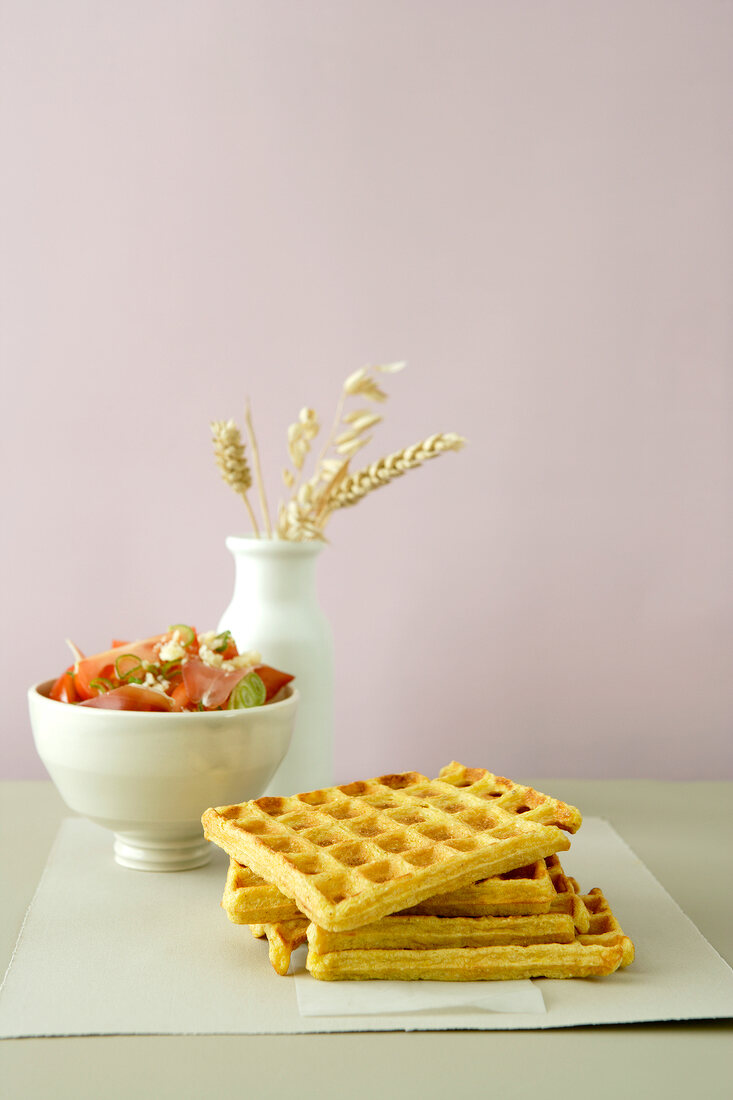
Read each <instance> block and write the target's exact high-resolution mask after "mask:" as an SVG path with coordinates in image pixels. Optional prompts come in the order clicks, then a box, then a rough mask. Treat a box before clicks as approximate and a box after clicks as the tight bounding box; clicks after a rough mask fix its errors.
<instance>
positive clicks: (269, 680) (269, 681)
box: [255, 665, 295, 703]
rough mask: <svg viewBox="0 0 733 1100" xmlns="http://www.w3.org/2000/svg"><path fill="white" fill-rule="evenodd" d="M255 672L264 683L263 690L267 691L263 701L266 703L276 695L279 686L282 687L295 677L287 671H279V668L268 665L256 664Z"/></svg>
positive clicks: (279, 688)
mask: <svg viewBox="0 0 733 1100" xmlns="http://www.w3.org/2000/svg"><path fill="white" fill-rule="evenodd" d="M255 672H256V673H257V675H258V676H259V678H260V680H262V682H263V684H264V685H265V691H266V692H267V695H266V697H265V702H267V703H269V701H270V699H272V698H273V697H274V696H275V695H277V693H278V691H280V690H281V688H284V687H285V685H286V684H289V683H290V681H291V680H294V679H295V677H294V676H291V675H290V673H289V672H280V670H279V669H277V668H270V666H269V665H257V667H256V668H255Z"/></svg>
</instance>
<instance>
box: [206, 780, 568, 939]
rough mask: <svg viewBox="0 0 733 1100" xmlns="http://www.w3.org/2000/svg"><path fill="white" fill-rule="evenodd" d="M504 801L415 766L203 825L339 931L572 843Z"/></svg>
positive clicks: (317, 920) (224, 812)
mask: <svg viewBox="0 0 733 1100" xmlns="http://www.w3.org/2000/svg"><path fill="white" fill-rule="evenodd" d="M497 801H498V800H494V802H493V803H492V805H491V806H487V804H486V799H485V797H482V792H479V794H476V793H474V792H473V791H471V790H470V789H469V788H468V787H457V786H455V785H453V784H450V783H445V782H442V781H440V780H430V779H428V778H427V777H426V776H424V775H420V774H419V773H416V772H407V773H403V774H401V775H387V776H381V777H379V778H377V779H373V780H368V781H366V782H356V783H350V784H347V785H345V786H340V787H330V788H326V789H324V790H319V791H311V792H309V793H307V794H299V795H295V796H292V797H289V798H270V797H263V798H259V799H256V800H255V801H253V802H246V803H243V804H240V805H235V806H223V807H219V808H217V809H214V808H212V809H208V810H207V811H206V812H205V813H204V815H203V817H202V822H203V826H204V835H205V836H206V837H207V839H209V840H212V841H214V843H216V844H218V845H219V847H221V848H223V849H224V851H225V852H227V854H228V855H229V856H230V857H233V858H234V859H235V860H237V862H238V863H241V864H244V865H246V866H247V867H249V868H250V869H251V870H252V871H253V872H254V873H255V874H258V875H261V876H262V877H263V878H265V879H266V880H267V881H268V882H270V883H272V884H273V885H275V886H277V887H278V888H279V889H280V890H281V891H282V892H283V893H284V894H285V895H286V896H287V897H289V898H292V900H293V901H295V902H296V904H297V906H298V908H299V909H300V910H301V912H302V913H304V914H305V915H306V916H307V917H308V918H309V919H310V920H311V921H313V923H314V924H317V925H318V926H319V927H322V928H326V929H328V930H330V931H342V930H348V929H353V928H359V927H360V926H362V925H364V924H369V923H371V922H372V921H375V920H378V919H379V918H380V917H383V916H386V915H387V914H389V913H393V912H395V911H397V910H400V909H404V908H406V907H408V906H412V905H417V904H418V903H419V902H421V901H424V900H425V899H426V898H428V897H431V896H432V895H433V894H436V893H447V892H449V891H451V890H455V889H459V888H460V887H463V886H467V885H469V884H470V883H473V882H476V881H477V880H479V879H481V878H486V877H490V876H492V875H496V874H500V873H502V872H504V871H508V870H512V869H514V868H516V867H521V866H526V865H527V864H530V863H533V862H534V861H535V860H537V859H539V858H544V857H545V856H548V855H552V854H555V853H556V852H559V851H565V850H567V849H568V848H569V847H570V842H569V841H568V839H567V837H566V836H565V834H564V833H563V832H562V831H561V830H560V829H559V828H557V827H554V826H549V827H548V826H545V825H541V824H538V823H536V822H533V821H529V820H527V817H526V814H525V815H523V816H521V817H520V816H518V815H517V813H509V812H508V811H506V810H504V809H502V808H501V807H500V806H498V805H496V802H497Z"/></svg>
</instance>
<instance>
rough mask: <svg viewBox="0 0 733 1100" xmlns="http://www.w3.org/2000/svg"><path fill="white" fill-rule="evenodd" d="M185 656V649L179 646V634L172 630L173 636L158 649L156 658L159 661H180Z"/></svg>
mask: <svg viewBox="0 0 733 1100" xmlns="http://www.w3.org/2000/svg"><path fill="white" fill-rule="evenodd" d="M185 656H186V649H185V646H183V645H181V632H180V631H179V630H174V631H173V636H172V637H171V638H170V639H169V640H168V641H167V642H164V643H163V645H162V646H161V647H160V650H159V652H158V657H159V658H160V660H161V661H180V660H181V658H182V657H185Z"/></svg>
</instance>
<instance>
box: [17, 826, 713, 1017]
mask: <svg viewBox="0 0 733 1100" xmlns="http://www.w3.org/2000/svg"><path fill="white" fill-rule="evenodd" d="M562 860H563V865H564V867H565V868H566V870H567V871H568V873H569V874H572V875H574V876H575V877H576V878H577V879H578V880H579V882H580V884H581V887H582V888H583V889H590V887H592V886H600V887H601V888H602V889H603V890H604V893H605V894H606V896H607V898H608V900H609V902H610V904H611V907H612V908H613V910H614V912H615V913H616V916H617V917H618V918H619V921H620V923H621V925H622V927H623V928H624V931H626V932H627V933H628V934H629V935H630V936H631V938H632V939H633V940H634V943H635V945H636V961H635V962H634V963H633V965H632V966H630V967H629V968H628V969H627V970H624V971H619V972H617V973H616V974H612V975H610V976H609V977H607V978H592V979H584V980H573V981H554V982H553V981H541V982H538V983H536V985H537V986H538V987H539V988H540V989H541V991H542V994H543V996H544V1002H545V1006H546V1008H547V1011H546V1012H545V1013H542V1012H539V1013H517V1012H508V1011H506V1010H505V1011H491V1012H487V1011H485V1010H482V1008H481V1007H480V1006H477V1005H473V1006H469V1007H459V1008H453V1009H446V1008H444V1009H442V1010H440V1009H439V1010H434V1009H430V1008H426V1009H424V1010H421V1011H419V1012H418V1011H409V1010H408V1011H403V1010H401V1011H397V1010H396V1005H395V1003H394V1002H392V1011H391V1012H385V1013H383V1014H381V1015H345V1014H344V1013H343V1012H339V1014H337V1015H333V1016H317V1017H313V1016H301V1014H300V1012H299V1010H298V1000H297V996H296V982H294V981H293V979H292V978H288V977H285V978H281V977H278V976H277V975H276V974H275V972H274V971H273V970H272V968H271V966H270V964H269V961H268V956H267V946H266V945H265V944H264V943H262V942H261V941H259V940H255V939H254V938H253V936H252V935H251V933H250V932H249V929H248V928H247V927H246V926H238V925H234V924H231V923H230V922H229V921H228V920H227V918H226V915H225V914H224V913H223V911H222V910H221V908H220V905H219V902H220V899H221V895H222V891H223V887H224V879H225V875H226V867H227V860H226V857H225V856H224V854H223V853H222V852H220V851H219V850H218V849H217V850H215V852H214V858H213V860H212V862H211V863H210V864H209V865H208V866H207V867H203V868H201V869H199V870H196V871H186V872H180V873H176V874H156V873H146V872H141V871H131V870H126V869H125V868H122V867H119V866H118V865H117V864H116V863H115V862H114V860H113V857H112V838H111V835H110V834H109V833H108V832H107V831H106V830H104V829H101V828H99V827H97V826H95V825H92V824H91V823H90V822H88V821H85V820H81V819H78V818H69V819H67V820H66V821H65V822H64V823H63V824H62V826H61V829H60V831H59V834H58V837H57V840H56V843H55V845H54V848H53V850H52V852H51V855H50V856H49V861H48V865H47V867H46V870H45V872H44V875H43V878H42V879H41V882H40V884H39V887H38V890H37V892H36V896H35V898H34V900H33V903H32V905H31V907H30V909H29V911H28V914H27V917H26V920H25V923H24V926H23V930H22V932H21V935H20V938H19V941H18V945H17V948H16V951H15V954H14V957H13V960H12V963H11V965H10V967H9V969H8V973H7V975H6V979H5V982H4V984H3V987H2V989H1V990H0V1036H1V1037H15V1036H32V1035H109V1034H251V1035H254V1034H287V1033H298V1032H300V1033H308V1032H319V1031H320V1032H324V1031H334V1032H335V1031H411V1030H425V1031H430V1030H449V1029H474V1030H506V1029H518V1028H522V1029H526V1028H546V1027H570V1026H574V1025H585V1024H604V1023H626V1022H637V1021H647V1020H667V1019H672V1020H674V1019H710V1018H717V1017H731V1016H733V971H731V969H730V968H729V967H728V966H727V965H726V963H725V962H724V961H723V960H722V959H721V958H720V956H719V955H718V954H717V952H716V951H715V950H714V949H713V948H712V947H711V946H710V944H708V943H707V941H706V940H705V939H704V938H703V937H702V936H701V934H700V933H699V932H698V930H697V929H696V928H695V927H694V925H693V924H692V923H691V922H690V921H689V920H688V918H687V917H686V916H685V915H684V914H683V913H682V911H681V910H680V909H679V907H678V906H677V905H676V904H675V903H674V902H673V901H672V899H671V898H670V897H669V895H668V894H667V893H666V892H665V891H664V889H663V888H662V887H661V886H660V885H659V883H658V882H657V881H656V880H655V879H654V877H653V876H652V875H651V874H650V872H649V871H648V870H647V869H646V868H645V867H644V865H643V864H642V863H641V861H640V860H639V859H638V858H637V857H636V856H635V855H634V853H633V852H632V851H631V850H630V849H629V848H628V847H627V846H626V844H625V843H624V842H623V841H622V840H621V838H620V837H619V836H618V834H617V833H615V832H614V830H613V829H612V828H611V826H610V825H609V824H608V823H607V822H604V821H599V820H597V819H593V818H589V819H586V820H585V821H584V823H583V827H582V829H581V830H580V832H579V833H578V834H577V835H576V836H575V837H574V838H573V840H572V847H571V849H570V851H569V852H566V853H564V854H563V857H562ZM299 980H300V979H299ZM302 981H303V982H305V981H308V982H312V981H313V979H311V978H310V976H309V975H305V974H304V975H303V977H302ZM321 984H322V985H324V984H326V983H321ZM329 984H332V983H329ZM350 984H351V983H350ZM381 984H382V983H369V982H359V983H353V985H354V986H355V987H357V988H353V989H351V991H350V993H349V996H352V995H353V996H354V997H356V998H357V999H358V997H359V996H363V997H364V998H365V999H366V998H367V997H368V996H371V995H372V994H371V993H369V992H364V993H362V994H360V993H359V990H365V991H366V990H367V987H369V988H378V987H379V986H380V985H381ZM400 984H401V983H400ZM420 984H422V983H420ZM428 984H429V985H433V984H434V983H428ZM502 984H505V983H502ZM476 985H477V986H479V985H480V986H481V989H479V990H478V992H479V993H480V994H481V993H482V991H483V990H485V988H486V983H476ZM418 988H419V987H418ZM472 989H473V987H472ZM427 992H428V995H429V989H428V990H427ZM464 996H465V993H464ZM365 1004H366V1000H365ZM353 1007H354V1005H352V1009H353ZM356 1009H357V1010H358V1000H357V1002H356Z"/></svg>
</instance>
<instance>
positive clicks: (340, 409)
mask: <svg viewBox="0 0 733 1100" xmlns="http://www.w3.org/2000/svg"><path fill="white" fill-rule="evenodd" d="M404 365H405V364H404V363H388V364H385V365H382V366H375V367H362V368H360V369H359V370H357V371H354V373H353V374H350V375H349V377H348V378H347V379H346V381H345V382H344V384H343V387H342V390H341V394H340V396H339V400H338V403H337V406H336V415H335V418H334V422H333V426H332V428H331V431H330V433H329V435H328V437H327V438H326V440H325V442H324V444H323V447H322V448H321V452H320V454H319V455H318V457H317V458H316V459H315V463H314V465H313V467H312V470H313V472H312V475H311V477H310V478H307V479H305V480H304V478H305V473H304V468H305V462H306V459H307V458H308V455H309V454H310V450H311V445H312V442H313V440H314V439H315V437H316V436H317V435H318V433H319V431H320V423H319V420H318V416H317V415H316V413H315V411H314V410H313V409H308V408H304V409H301V410H300V413H299V414H298V420H297V421H296V422H295V423H294V424H291V425H290V427H289V428H288V455H289V457H290V461H291V463H292V466H293V470H294V471H295V473H294V472H293V470H289V469H285V470H284V471H283V481H284V483H285V485H286V486H287V488H288V489H290V493H291V495H290V499H289V500H288V501H287V502H286V503H284V504H280V505H279V507H278V515H277V524H276V531H275V535H276V537H277V538H280V539H288V540H293V541H312V540H315V539H318V540H322V541H325V535H324V527H325V525H326V523H327V521H328V518H329V516H330V515H331V514H332V513H333V512H334V511H336V510H337V509H339V508H346V507H348V506H350V505H353V504H356V503H357V501H359V500H361V499H362V497H364V496H366V494H367V493H370V492H372V491H373V490H374V489H379V488H381V487H382V486H383V485H387V484H388V483H389V482H390V481H392V480H394V478H396V477H401V476H402V474H404V473H406V472H407V470H412V469H414V468H415V467H416V466H420V465H422V463H423V462H427V461H428V459H431V458H437V457H438V455H440V454H443V452H445V451H457V450H460V448H461V447H462V446H463V445H464V442H465V440H464V439H463V438H462V437H461V436H459V435H454V434H452V433H449V432H446V433H439V434H437V435H431V436H429V437H428V438H427V439H424V440H423V441H422V442H421V443H416V444H415V445H414V446H412V447H406V448H405V449H404V450H402V451H397V452H396V453H395V454H391V455H387V457H386V458H381V459H379V461H377V462H373V463H372V464H371V465H370V466H367V467H365V468H364V469H363V470H359V471H357V472H356V473H354V474H350V473H349V464H350V462H351V460H352V459H353V457H354V455H355V454H356V453H357V451H360V450H361V449H362V448H363V447H365V446H366V444H367V443H369V441H370V440H371V436H368V435H367V434H366V433H367V432H368V431H369V430H370V429H371V428H374V427H376V425H377V424H379V423H380V421H381V419H382V418H381V416H378V415H377V414H376V413H375V412H373V411H372V410H371V409H370V408H366V407H363V406H362V407H361V408H357V409H351V410H350V411H348V412H345V411H344V410H345V406H346V403H347V401H349V399H351V398H363V399H364V400H365V401H377V402H382V401H386V400H387V394H386V393H385V392H384V390H383V389H382V388H381V387H380V385H379V382H378V380H377V377H376V375H377V374H394V373H395V372H397V371H400V370H402V368H403V367H404ZM245 421H246V426H247V432H248V436H249V442H250V447H251V451H252V460H253V464H254V472H255V479H256V483H257V489H258V493H259V497H260V507H261V510H262V515H263V519H264V523H265V528H266V531H267V534H268V536H269V537H270V538H272V537H273V532H272V526H271V523H270V516H269V512H268V509H267V500H266V497H265V489H264V483H263V480H262V471H261V469H260V461H259V451H258V449H257V441H256V439H255V434H254V429H253V426H252V418H251V415H250V410H249V403H248V404H247V409H246V414H245ZM211 427H212V432H213V435H214V447H215V453H216V461H217V464H218V466H219V468H220V470H221V472H222V476H223V477H224V480H225V481H226V482H227V484H229V485H231V487H232V488H233V489H234V490H235V491H236V492H238V493H239V494H240V496H241V497H242V498H243V499H244V502H245V504H246V505H247V510H248V511H249V515H250V519H251V520H252V526H253V528H254V530H255V534H256V535H257V537H258V538H259V537H260V533H259V530H258V528H257V522H256V520H255V517H254V513H253V511H252V508H251V506H250V503H249V498H248V497H247V490H248V489H250V488H251V487H252V484H253V479H252V474H251V473H250V470H249V466H248V464H247V460H246V458H245V456H244V444H243V442H242V438H241V435H240V432H239V429H238V428H237V426H236V424H235V423H234V421H233V420H227V421H215V422H213V423H212V425H211ZM329 452H330V453H329Z"/></svg>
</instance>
